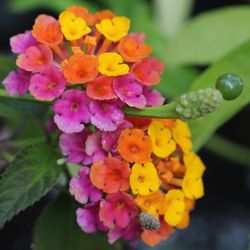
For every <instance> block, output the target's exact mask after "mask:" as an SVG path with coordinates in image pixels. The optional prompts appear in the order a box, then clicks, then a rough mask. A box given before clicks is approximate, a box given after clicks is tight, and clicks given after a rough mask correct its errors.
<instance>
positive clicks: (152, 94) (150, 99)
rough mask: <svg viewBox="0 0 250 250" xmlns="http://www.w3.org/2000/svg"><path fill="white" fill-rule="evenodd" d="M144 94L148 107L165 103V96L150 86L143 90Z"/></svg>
mask: <svg viewBox="0 0 250 250" xmlns="http://www.w3.org/2000/svg"><path fill="white" fill-rule="evenodd" d="M143 95H144V96H145V98H146V102H147V105H146V106H147V107H157V106H161V105H163V104H164V101H165V99H164V97H163V96H162V95H161V94H160V92H159V91H158V90H156V89H150V88H149V87H145V88H144V90H143Z"/></svg>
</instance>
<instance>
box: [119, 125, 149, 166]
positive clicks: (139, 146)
mask: <svg viewBox="0 0 250 250" xmlns="http://www.w3.org/2000/svg"><path fill="white" fill-rule="evenodd" d="M151 151H152V144H151V140H150V138H149V136H146V135H144V132H143V131H142V130H140V129H125V130H123V131H122V133H121V135H120V137H119V140H118V152H119V153H120V154H121V156H122V158H123V159H125V160H126V161H128V162H137V163H145V162H148V161H150V155H151Z"/></svg>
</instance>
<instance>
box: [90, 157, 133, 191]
mask: <svg viewBox="0 0 250 250" xmlns="http://www.w3.org/2000/svg"><path fill="white" fill-rule="evenodd" d="M130 172H131V168H130V167H129V164H128V163H127V162H125V161H123V162H122V161H120V160H118V159H116V158H113V157H109V158H106V159H104V160H103V161H97V162H95V163H94V164H93V165H92V167H91V172H90V179H91V182H92V184H93V185H94V186H95V187H97V188H99V189H102V190H103V191H104V192H106V193H109V194H111V193H116V192H118V191H127V190H128V189H129V187H130V184H129V176H130Z"/></svg>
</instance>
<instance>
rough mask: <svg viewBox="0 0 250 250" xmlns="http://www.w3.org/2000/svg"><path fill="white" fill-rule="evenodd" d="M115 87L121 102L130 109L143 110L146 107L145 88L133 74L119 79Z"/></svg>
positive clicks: (116, 80) (115, 82)
mask: <svg viewBox="0 0 250 250" xmlns="http://www.w3.org/2000/svg"><path fill="white" fill-rule="evenodd" d="M113 87H114V91H115V93H116V94H117V95H118V97H119V98H120V99H121V101H122V102H125V103H126V104H128V105H129V106H130V107H136V108H140V109H143V108H144V107H145V106H146V99H145V97H144V95H143V93H142V92H143V88H142V86H141V84H139V83H138V82H137V81H136V79H135V77H134V76H133V75H132V74H127V75H124V76H119V77H117V78H116V79H115V81H114V85H113Z"/></svg>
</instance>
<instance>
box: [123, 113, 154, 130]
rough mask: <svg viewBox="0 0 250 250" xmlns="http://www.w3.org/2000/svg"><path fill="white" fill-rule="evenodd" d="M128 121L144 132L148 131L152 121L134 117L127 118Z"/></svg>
mask: <svg viewBox="0 0 250 250" xmlns="http://www.w3.org/2000/svg"><path fill="white" fill-rule="evenodd" d="M126 120H127V121H129V122H131V123H132V124H133V127H134V128H139V129H142V130H146V129H147V128H148V125H149V124H150V123H151V121H152V119H151V118H141V117H132V116H128V117H126Z"/></svg>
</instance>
